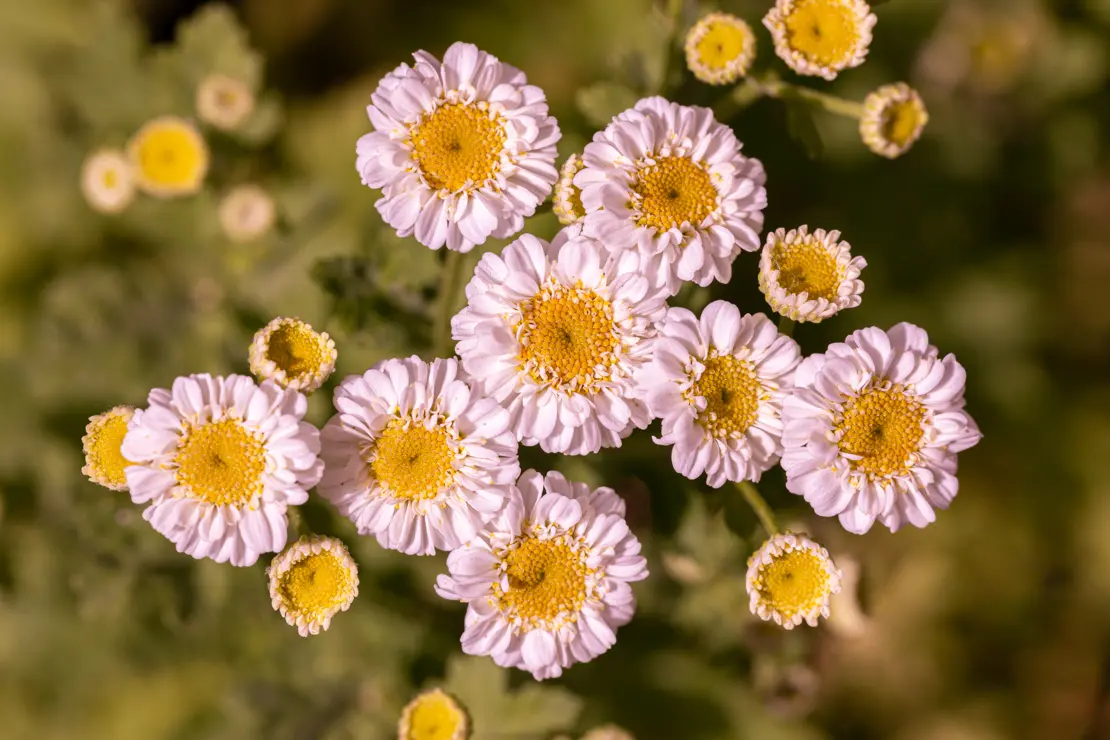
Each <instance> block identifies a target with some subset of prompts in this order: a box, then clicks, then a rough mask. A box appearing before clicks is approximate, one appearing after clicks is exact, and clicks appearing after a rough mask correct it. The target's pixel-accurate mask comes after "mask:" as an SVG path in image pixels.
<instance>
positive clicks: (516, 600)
mask: <svg viewBox="0 0 1110 740" xmlns="http://www.w3.org/2000/svg"><path fill="white" fill-rule="evenodd" d="M447 568H448V570H449V571H450V573H449V574H448V575H441V576H440V577H439V579H438V581H437V582H436V593H438V594H439V595H440V596H442V597H443V598H445V599H455V600H458V601H462V602H465V603H467V604H468V605H469V606H468V607H467V611H466V628H465V630H464V632H463V635H462V648H463V652H464V653H467V654H468V655H490V656H492V657H493V660H494V662H495V663H497V665H499V666H503V667H506V668H509V667H513V668H521V669H523V670H526V671H529V672H530V673H531V674H532V675H533V676H534V677H535V678H536V679H537V680H543V679H545V678H553V677H555V676H559V675H561V674H562V672H563V669H565V668H569V667H570V666H571V665H573V664H575V663H584V662H587V661H590V660H593V659H594V658H596V657H597V656H599V655H601V654H602V653H604V652H605V651H607V650H608V649H609V648H611V647H612V646H613V645H614V644H616V641H617V637H616V628H617V627H620V626H621V625H624V624H627V623H628V622H629V621H630V620H631V619H632V615H633V613H634V612H635V610H636V600H635V597H634V596H633V594H632V588H631V587H630V586H629V583H631V582H632V581H640V580H643V579H644V578H646V577H647V575H648V572H647V561H646V560H645V559H644V557H643V556H642V555H640V542H639V540H637V539H636V536H635V535H634V534H632V532H631V531H629V529H628V524H626V523H625V521H624V501H623V500H622V499H621V498H620V496H618V495H617V494H616V493H614V492H613V490H612V489H611V488H598V489H596V490H591V489H590V487H589V486H587V485H586V484H584V483H571V482H569V481H568V480H567V479H566V478H564V477H563V476H562V475H561V474H559V473H554V472H553V473H548V474H547V476H546V477H544V476H541V475H540V474H539V473H537V472H536V471H534V470H529V471H527V472H525V473H524V475H522V476H521V477H520V481H519V482H518V483H517V487H515V488H514V489H513V494H512V498H511V499H510V500H509V504H508V506H506V507H505V509H504V510H503V511H501V512H500V513H499V514H498V515H497V517H496V518H495V519H494V520H493V521H491V522H490V523H489V525H487V527H486V528H485V529H484V530H483V531H482V533H481V534H480V535H479V536H478V537H476V538H475V539H473V540H471V541H470V542H468V543H467V544H466V545H464V546H463V547H461V548H459V549H458V550H455V551H454V552H452V553H451V554H450V555H449V556H448V557H447Z"/></svg>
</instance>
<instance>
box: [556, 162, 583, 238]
mask: <svg viewBox="0 0 1110 740" xmlns="http://www.w3.org/2000/svg"><path fill="white" fill-rule="evenodd" d="M580 169H582V157H581V156H580V155H578V154H572V155H570V156H569V157H567V161H566V162H564V163H563V167H562V169H560V170H559V184H558V185H556V186H555V206H554V211H555V215H556V216H558V217H559V223H561V224H563V225H564V226H570V225H571V224H576V223H578V222H579V221H581V220H582V218H583V217H584V216H585V215H586V210H585V209H584V208H583V207H582V191H581V190H579V188H578V186H577V185H575V184H574V176H575V175H577V174H578V171H579V170H580Z"/></svg>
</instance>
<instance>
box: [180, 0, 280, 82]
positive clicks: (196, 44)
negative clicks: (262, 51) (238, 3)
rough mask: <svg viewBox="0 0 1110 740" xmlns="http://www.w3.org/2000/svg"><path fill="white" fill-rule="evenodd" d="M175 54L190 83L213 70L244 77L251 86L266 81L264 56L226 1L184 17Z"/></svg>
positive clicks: (239, 78) (242, 78)
mask: <svg viewBox="0 0 1110 740" xmlns="http://www.w3.org/2000/svg"><path fill="white" fill-rule="evenodd" d="M175 56H176V59H177V62H178V64H179V67H180V70H181V73H182V74H183V76H184V79H185V81H186V82H187V83H189V85H190V87H192V86H195V85H196V84H197V83H199V82H200V80H201V79H203V78H204V77H206V76H207V75H209V74H212V73H213V72H220V73H222V74H225V75H228V76H229V77H233V78H235V79H237V80H240V81H241V82H243V83H244V84H246V85H247V87H249V88H250V89H251V90H258V88H259V86H260V85H261V83H262V57H261V55H259V54H258V53H257V52H255V51H254V50H253V49H251V47H250V43H249V41H248V39H247V32H246V30H245V29H244V28H243V26H242V25H241V24H240V23H239V19H238V18H236V16H235V12H234V11H233V10H232V9H231V8H229V7H228V6H226V5H206V6H204V7H202V8H201V9H200V10H198V11H197V12H196V13H194V14H193V15H192V16H191V17H190V18H188V19H187V20H185V21H183V22H182V23H181V25H180V26H179V27H178V30H177V43H176V45H175Z"/></svg>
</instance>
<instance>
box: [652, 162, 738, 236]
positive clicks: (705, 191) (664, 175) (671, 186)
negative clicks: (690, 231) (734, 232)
mask: <svg viewBox="0 0 1110 740" xmlns="http://www.w3.org/2000/svg"><path fill="white" fill-rule="evenodd" d="M632 191H633V192H634V193H636V194H637V195H639V196H640V198H642V202H641V203H640V214H641V215H640V220H639V222H638V223H639V225H640V226H647V227H649V228H653V229H656V230H657V231H666V230H667V229H672V228H675V227H676V226H681V225H682V224H684V223H689V224H692V225H694V226H699V225H701V222H702V221H704V220H705V219H706V217H707V216H709V215H710V214H711V213H713V211H714V210H715V209H716V208H717V189H716V188H715V187H713V180H712V179H711V178H710V177H709V173H708V172H707V171H706V169H705V167H703V166H701V165H700V164H698V163H697V162H695V161H693V160H692V159H690V158H689V157H659V158H657V159H656V160H655V164H653V165H649V166H648V167H645V168H644V169H642V170H640V173H639V177H638V178H637V180H636V182H635V183H634V184H633V185H632Z"/></svg>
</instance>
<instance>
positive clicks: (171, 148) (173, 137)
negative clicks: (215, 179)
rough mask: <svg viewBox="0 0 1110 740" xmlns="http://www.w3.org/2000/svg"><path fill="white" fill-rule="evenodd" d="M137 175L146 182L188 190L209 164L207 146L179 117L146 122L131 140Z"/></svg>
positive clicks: (158, 186)
mask: <svg viewBox="0 0 1110 740" xmlns="http://www.w3.org/2000/svg"><path fill="white" fill-rule="evenodd" d="M132 157H133V159H134V162H135V165H136V168H137V170H138V174H139V179H140V181H142V182H143V183H145V184H147V185H148V186H151V187H154V188H160V189H165V190H170V191H179V192H181V191H190V190H195V189H196V188H197V187H199V186H200V182H201V180H202V179H203V178H204V173H205V171H206V170H207V168H208V149H207V147H206V145H205V143H204V140H203V139H202V138H201V137H200V135H199V134H198V133H197V132H196V130H194V129H193V128H192V127H191V126H189V125H187V124H185V123H184V122H179V121H163V122H155V123H152V124H149V125H147V126H146V127H145V128H144V129H143V130H142V131H140V132H139V134H138V135H137V136H136V139H135V141H134V142H133V144H132Z"/></svg>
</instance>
